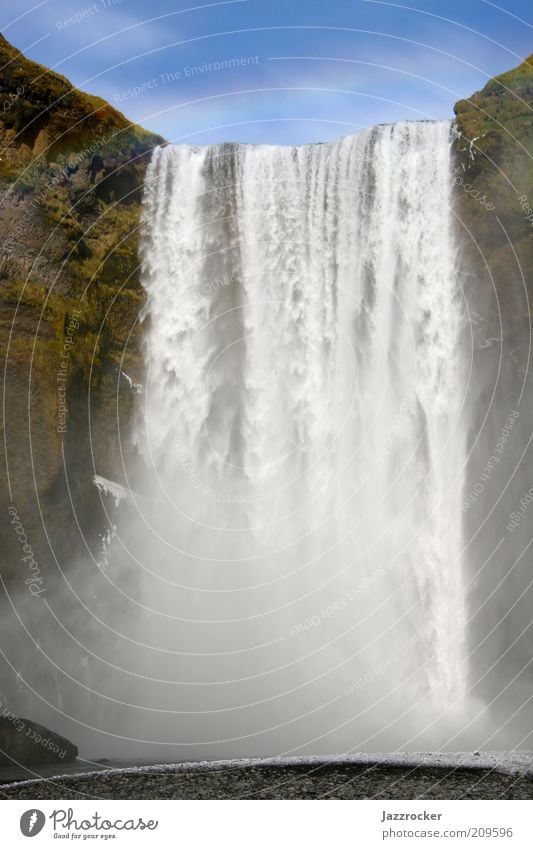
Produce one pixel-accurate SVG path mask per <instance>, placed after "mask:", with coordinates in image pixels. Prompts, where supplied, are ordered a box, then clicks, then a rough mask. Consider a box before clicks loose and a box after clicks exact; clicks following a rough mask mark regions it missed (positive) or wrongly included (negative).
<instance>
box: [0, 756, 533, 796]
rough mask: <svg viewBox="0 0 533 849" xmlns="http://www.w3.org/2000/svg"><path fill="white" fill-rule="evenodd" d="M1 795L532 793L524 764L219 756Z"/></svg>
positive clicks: (22, 787) (4, 790) (49, 782)
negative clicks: (212, 760)
mask: <svg viewBox="0 0 533 849" xmlns="http://www.w3.org/2000/svg"><path fill="white" fill-rule="evenodd" d="M0 796H1V797H2V798H4V799H86V798H97V799H532V798H533V774H532V773H531V770H530V769H529V768H525V767H523V766H522V767H520V766H516V765H514V766H512V767H511V768H507V767H505V766H503V767H502V769H501V770H500V769H497V768H496V767H494V766H493V767H490V766H482V767H478V768H474V767H467V766H464V765H463V766H455V767H454V766H452V765H450V762H449V760H448V765H446V766H445V765H442V766H439V765H437V763H435V765H429V764H428V762H426V763H423V764H420V765H409V764H408V763H405V764H404V765H401V764H400V763H385V762H383V761H382V762H377V763H370V762H369V763H362V762H357V761H355V762H354V761H353V760H334V761H331V760H320V759H316V760H308V761H304V762H301V763H297V762H294V761H291V762H286V763H282V762H277V763H276V762H273V761H263V762H261V761H256V762H250V761H248V762H237V761H236V762H225V763H223V762H219V763H214V764H199V765H194V764H182V765H170V764H167V765H161V766H153V767H141V768H128V769H114V770H104V771H101V772H87V773H81V774H78V775H65V776H62V777H57V778H51V777H47V778H42V779H38V780H32V781H22V782H16V783H11V784H4V785H3V786H2V787H1V789H0Z"/></svg>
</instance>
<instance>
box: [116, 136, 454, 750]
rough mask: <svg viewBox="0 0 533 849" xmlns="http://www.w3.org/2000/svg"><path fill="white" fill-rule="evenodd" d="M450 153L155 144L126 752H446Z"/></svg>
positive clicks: (133, 528)
mask: <svg viewBox="0 0 533 849" xmlns="http://www.w3.org/2000/svg"><path fill="white" fill-rule="evenodd" d="M450 145H451V129H450V125H449V124H448V123H445V122H442V123H440V122H437V123H432V122H420V123H403V124H398V125H394V126H382V127H378V128H375V129H373V130H370V131H366V132H363V133H361V134H359V135H356V136H352V137H348V138H344V139H342V140H340V141H338V142H335V143H332V144H322V145H307V146H303V147H298V148H282V147H272V146H248V145H233V144H225V145H217V146H211V147H207V148H199V147H190V146H178V147H164V148H160V149H157V150H156V151H155V153H154V155H153V159H152V163H151V165H150V168H149V171H148V174H147V180H146V190H145V200H144V213H143V215H144V223H143V227H144V237H143V244H142V257H143V281H144V286H145V288H146V292H147V296H148V297H147V306H146V313H147V316H148V318H149V323H148V326H147V329H146V332H145V337H146V344H145V357H146V390H145V394H144V398H143V409H142V415H141V414H140V415H139V420H138V423H137V442H138V445H139V447H140V448H141V451H142V453H143V454H144V456H145V459H146V462H147V468H148V469H149V470H150V471H149V472H147V473H146V475H145V476H144V480H143V484H142V485H143V486H144V491H145V495H146V497H145V499H142V500H141V499H139V500H137V502H136V508H137V513H136V514H135V520H134V521H131V517H130V521H129V523H125V525H127V527H126V526H124V527H123V528H122V533H121V543H120V544H121V547H122V551H121V553H120V558H121V561H122V563H124V561H126V562H127V564H128V568H127V569H126V570H125V571H126V573H127V574H128V575H129V576H130V580H131V575H132V574H135V576H137V577H138V576H142V577H141V578H140V579H137V578H136V580H137V583H135V581H134V582H133V583H134V586H133V585H132V586H133V589H131V591H128V593H127V595H128V597H129V598H130V599H131V605H132V613H133V614H134V616H132V619H135V624H132V625H131V628H132V630H131V638H130V639H136V640H137V641H138V644H137V648H136V653H135V660H134V661H131V662H130V664H129V670H130V671H131V672H132V673H133V675H134V676H135V680H136V682H137V685H136V687H132V684H131V676H128V677H127V679H125V681H124V686H125V690H124V692H126V691H127V692H128V693H129V694H130V698H128V699H126V698H124V700H123V701H125V702H126V703H127V704H130V705H131V703H134V704H136V705H138V706H139V707H138V708H132V709H130V708H124V710H125V712H126V714H127V716H128V719H127V720H126V719H125V720H124V722H123V725H122V731H123V732H124V733H125V734H126V736H127V737H128V740H129V741H130V743H129V745H130V746H131V745H132V744H131V740H146V741H153V742H154V744H155V745H159V746H161V745H162V744H164V745H165V746H166V747H167V748H166V750H165V752H166V754H167V756H168V755H169V754H172V756H174V757H176V756H182V755H183V756H185V755H188V756H195V757H198V756H201V755H207V754H209V755H211V756H216V755H239V754H273V753H274V754H277V753H281V752H304V751H305V752H322V751H349V750H353V749H368V750H375V749H384V748H389V749H390V748H392V747H397V746H404V747H406V748H417V747H418V748H420V745H421V743H424V744H426V745H427V744H428V743H429V744H430V745H433V746H435V745H437V744H439V745H446V744H447V740H448V737H447V735H449V728H448V726H447V725H446V723H443V721H442V717H443V713H446V714H447V715H448V714H449V713H453V712H454V711H456V710H457V711H458V710H460V709H461V708H462V705H463V700H464V697H465V681H466V677H467V669H466V664H467V657H466V652H465V647H464V631H465V609H464V603H465V601H464V599H465V588H464V586H463V577H462V535H461V527H462V522H461V507H462V496H463V493H462V489H463V466H464V460H465V456H464V455H465V433H464V431H465V426H464V421H463V416H462V409H463V402H464V398H463V392H464V385H465V380H464V364H463V356H462V353H461V334H462V329H463V317H462V302H461V298H460V290H459V287H458V285H457V281H456V276H455V270H456V268H455V265H456V249H455V246H454V233H453V226H452V215H451V212H450V202H451V182H452V181H451V171H450V168H451V166H450ZM116 548H118V546H116ZM125 552H126V553H125ZM115 554H116V557H118V552H117V551H116V552H115ZM110 560H112V557H110ZM117 575H118V572H117ZM117 580H118V578H117ZM130 651H131V647H130ZM118 656H120V652H118ZM123 665H125V664H123ZM147 716H148V717H149V719H148V720H147V719H146V717H147ZM102 721H103V724H104V725H105V721H104V719H103V717H102ZM443 729H444V731H443ZM439 733H440V736H439ZM146 745H148V743H147V744H146ZM169 746H175V747H177V748H174V749H173V750H172V753H170V752H169V749H168V747H169ZM451 748H454V745H453V744H451ZM455 748H457V747H456V746H455ZM159 751H160V752H161V749H159Z"/></svg>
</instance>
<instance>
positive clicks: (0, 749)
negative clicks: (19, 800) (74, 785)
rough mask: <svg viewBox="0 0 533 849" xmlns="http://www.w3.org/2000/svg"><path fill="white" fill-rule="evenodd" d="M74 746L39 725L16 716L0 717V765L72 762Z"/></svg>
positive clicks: (37, 764)
mask: <svg viewBox="0 0 533 849" xmlns="http://www.w3.org/2000/svg"><path fill="white" fill-rule="evenodd" d="M77 756H78V749H77V747H76V746H75V745H74V743H71V742H70V740H67V739H66V738H65V737H61V736H60V735H59V734H54V732H53V731H50V730H49V729H48V728H45V727H44V726H43V725H39V724H38V723H37V722H31V720H29V719H22V718H20V717H16V716H14V717H12V718H9V717H0V767H3V766H13V764H20V765H22V766H43V765H45V764H61V763H63V764H65V763H72V761H75V760H76V758H77Z"/></svg>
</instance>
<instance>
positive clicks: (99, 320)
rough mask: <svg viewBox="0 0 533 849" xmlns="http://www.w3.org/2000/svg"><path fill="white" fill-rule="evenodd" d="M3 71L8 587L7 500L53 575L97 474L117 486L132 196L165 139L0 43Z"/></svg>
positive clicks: (134, 345)
mask: <svg viewBox="0 0 533 849" xmlns="http://www.w3.org/2000/svg"><path fill="white" fill-rule="evenodd" d="M0 66H1V67H2V72H1V77H0V94H1V96H0V256H1V257H2V262H1V265H0V287H1V300H0V339H1V343H0V350H1V351H2V366H3V370H4V369H5V372H4V375H5V381H4V404H5V407H4V410H5V420H4V433H3V435H4V446H3V450H2V452H1V454H2V467H1V472H2V479H1V482H0V515H2V516H3V518H2V520H1V521H0V546H2V549H3V551H4V552H7V553H8V557H7V560H6V561H4V562H2V566H1V574H2V576H3V577H4V579H6V580H7V581H8V583H10V584H14V585H15V586H18V585H19V583H20V580H19V578H20V577H21V576H20V575H19V573H20V559H19V557H18V555H17V551H18V549H17V541H16V535H15V534H14V532H13V527H12V526H11V524H10V522H9V516H8V513H7V507H8V506H9V504H14V505H15V506H16V508H17V510H18V515H19V517H20V520H21V522H22V524H23V526H24V528H25V530H26V533H27V536H28V538H30V539H31V544H32V548H33V549H34V550H35V554H36V556H38V557H39V558H40V559H41V562H45V563H48V564H49V567H50V568H51V569H53V568H54V561H55V557H56V556H57V558H58V560H60V561H61V562H62V564H63V565H64V563H65V559H67V560H68V558H70V557H72V556H74V555H75V554H76V552H77V551H78V550H80V549H83V548H84V545H85V543H84V541H83V536H84V535H85V536H86V538H87V539H88V540H91V539H95V540H96V534H97V532H99V531H102V530H103V526H105V519H104V517H103V516H102V512H101V509H100V506H99V499H98V497H97V493H96V490H95V488H94V487H93V486H92V483H91V481H92V475H93V473H94V471H96V472H98V473H100V474H103V475H104V476H106V477H111V478H117V479H121V478H123V471H122V462H121V451H123V452H124V453H125V454H126V455H127V454H128V451H129V439H128V420H129V419H130V417H131V411H132V405H133V395H134V386H132V383H135V381H136V380H138V379H139V376H140V358H139V330H138V324H137V319H138V315H139V310H140V307H141V306H142V302H143V295H142V291H141V288H140V285H139V275H138V259H137V243H138V226H139V216H140V194H141V189H142V185H143V180H144V174H145V170H146V166H147V163H148V161H149V158H150V155H151V151H152V149H153V147H154V146H155V145H158V144H161V143H164V140H163V139H161V138H160V137H157V136H155V135H153V134H151V133H148V132H146V131H145V130H143V129H141V128H140V127H137V126H134V125H131V124H130V123H129V122H128V121H127V119H126V118H125V117H124V116H123V115H122V114H120V113H119V112H117V111H116V110H115V109H113V108H111V107H110V106H109V105H108V104H107V103H106V102H105V101H103V100H101V99H99V98H97V97H92V96H89V95H86V94H83V93H82V92H79V91H77V90H76V89H73V88H72V86H71V85H70V83H69V82H68V80H66V79H65V78H63V77H61V76H59V75H57V74H55V73H53V72H51V71H49V70H47V69H46V68H43V67H41V66H40V65H37V64H36V63H34V62H30V61H28V60H27V59H25V58H24V56H22V54H21V53H19V51H17V50H16V49H15V48H13V47H12V46H11V45H10V44H9V43H8V42H7V41H6V40H5V39H4V38H3V37H1V36H0ZM123 372H124V373H125V374H126V375H128V377H129V378H130V380H128V378H127V377H125V376H124V374H123ZM117 421H119V422H120V427H117ZM122 425H124V428H123V432H122V438H120V430H121V429H122ZM73 506H74V507H75V510H73V509H72V508H73ZM45 529H46V530H45ZM47 535H48V537H49V539H47Z"/></svg>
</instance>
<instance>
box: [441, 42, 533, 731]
mask: <svg viewBox="0 0 533 849" xmlns="http://www.w3.org/2000/svg"><path fill="white" fill-rule="evenodd" d="M455 112H456V125H457V130H458V131H459V133H460V136H459V138H458V139H457V142H456V145H455V155H456V160H457V174H456V193H455V194H456V197H455V211H456V213H457V220H458V228H459V231H460V233H461V244H462V246H463V247H462V251H463V257H462V260H463V261H462V283H463V287H464V292H465V296H466V298H465V302H466V304H467V305H468V318H469V322H468V324H469V327H468V333H467V336H468V338H467V340H466V344H467V345H468V346H469V350H470V352H471V366H472V370H471V373H470V381H469V385H468V397H467V399H466V400H467V404H468V407H469V410H468V413H469V423H470V432H469V445H468V448H469V452H470V453H469V462H468V468H467V482H466V486H465V503H464V508H463V516H464V524H465V530H466V535H465V539H466V540H467V547H466V557H465V568H466V569H467V578H468V591H469V611H470V613H469V615H470V634H469V645H470V652H471V661H472V665H471V668H472V669H474V670H476V676H475V679H474V677H472V680H471V684H472V686H473V687H474V691H476V692H479V693H480V694H481V696H482V697H483V699H484V700H486V702H487V703H491V704H492V710H495V711H501V714H500V720H501V724H502V727H503V726H504V725H505V723H506V722H508V718H509V715H510V712H509V710H508V707H506V706H507V705H509V704H512V705H514V706H516V705H521V704H526V702H527V696H525V694H526V692H528V691H530V689H531V676H530V673H528V672H527V669H528V665H529V664H530V661H531V654H532V651H533V634H532V629H531V622H530V620H531V605H532V604H533V593H532V589H531V586H532V582H531V547H530V543H531V532H530V528H531V518H530V517H527V518H526V517H525V515H524V509H525V508H524V504H525V505H526V507H527V501H528V500H529V498H530V496H527V499H526V500H524V496H525V494H526V493H527V492H528V491H529V488H530V487H531V469H532V468H533V451H532V447H531V444H532V439H531V434H532V426H531V422H532V421H533V374H532V372H533V368H532V363H531V354H532V350H533V346H532V336H531V313H532V305H533V159H532V157H533V57H530V58H529V59H527V61H526V62H524V63H523V64H522V65H520V66H519V67H518V68H516V69H514V70H512V71H509V72H508V73H505V74H502V75H501V76H500V77H497V78H495V79H493V80H491V81H490V82H489V83H488V84H487V85H486V86H485V88H484V89H483V90H482V91H480V92H478V93H476V94H474V95H473V96H472V97H471V98H470V99H469V100H462V101H460V102H459V103H457V105H456V107H455ZM529 509H531V508H529ZM487 623H490V625H488V624H487ZM526 711H527V708H524V709H522V711H519V712H518V713H517V714H516V715H515V716H514V718H513V724H514V727H515V728H520V727H522V725H523V728H524V735H525V736H524V739H526V736H527V734H528V733H529V726H530V721H529V718H528V717H527V715H526ZM492 744H494V741H493V743H492ZM496 747H498V746H496Z"/></svg>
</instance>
